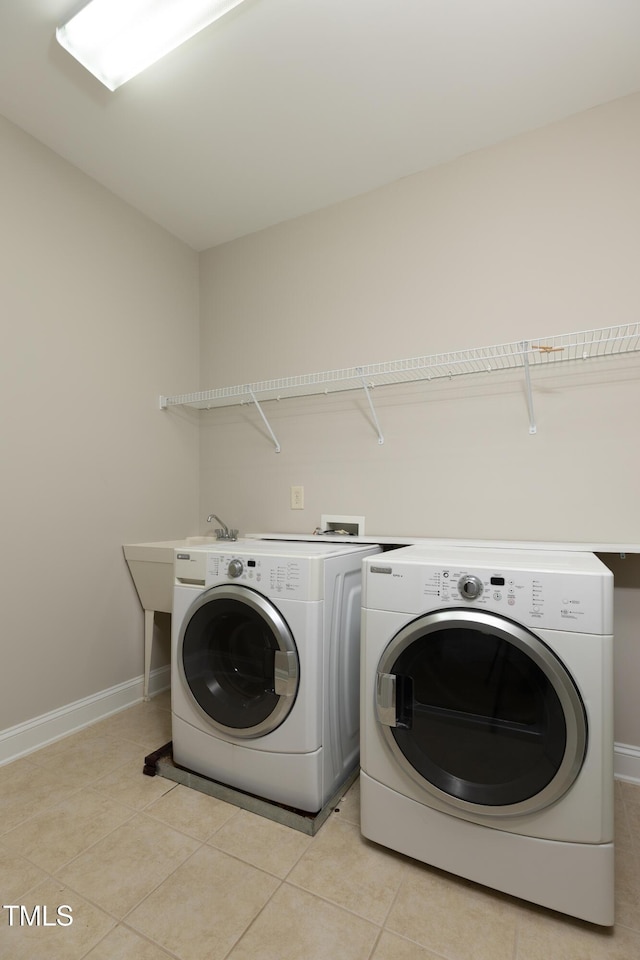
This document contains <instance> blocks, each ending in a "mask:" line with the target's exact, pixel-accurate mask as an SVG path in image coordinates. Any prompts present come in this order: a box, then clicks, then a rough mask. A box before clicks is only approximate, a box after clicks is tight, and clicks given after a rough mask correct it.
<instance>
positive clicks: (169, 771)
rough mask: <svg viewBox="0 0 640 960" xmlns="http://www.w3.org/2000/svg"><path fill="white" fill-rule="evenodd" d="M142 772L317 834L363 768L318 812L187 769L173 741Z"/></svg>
mask: <svg viewBox="0 0 640 960" xmlns="http://www.w3.org/2000/svg"><path fill="white" fill-rule="evenodd" d="M142 772H143V773H144V774H145V775H146V776H148V777H155V776H159V777H165V778H166V779H167V780H173V781H174V782H175V783H181V784H182V785H183V786H185V787H191V788H192V789H193V790H199V791H200V793H205V794H207V795H208V796H210V797H215V798H216V800H224V801H225V802H226V803H232V804H233V805H234V806H236V807H240V808H241V809H242V810H248V811H249V812H250V813H256V814H258V816H261V817H266V818H267V819H268V820H273V821H275V822H276V823H281V824H283V825H284V826H285V827H291V828H292V829H293V830H299V831H300V833H305V834H307V836H310V837H313V836H315V835H316V833H317V832H318V830H319V829H320V827H321V826H322V824H323V823H324V822H325V820H327V818H328V817H329V814H331V813H333V812H334V811H336V808H337V807H338V806H339V804H340V801H341V800H342V798H343V797H344V795H345V794H346V792H347V791H348V790H349V788H350V787H351V786H352V785H353V784H354V783H355V781H356V779H357V777H358V774H359V769H358V768H356V769H355V770H354V771H352V773H351V774H350V775H349V776H348V777H347V779H346V780H345V781H344V782H343V783H342V784H341V785H340V787H339V788H338V789H337V790H336V791H335V793H334V795H333V796H332V797H331V798H330V799H329V800H328V801H327V803H325V805H324V806H323V807H322V809H321V810H319V811H318V812H317V813H308V812H306V811H304V810H297V809H295V807H288V806H286V805H285V804H282V803H273V802H271V801H270V800H265V799H263V798H262V797H256V796H254V795H253V794H251V793H245V792H244V791H242V790H234V789H233V788H232V787H228V786H227V785H226V784H224V783H218V781H217V780H210V779H209V777H204V776H201V775H200V774H198V773H194V772H193V771H191V770H187V769H186V768H185V767H180V766H178V765H177V764H176V763H174V761H173V749H172V744H171V742H169V743H167V744H165V745H164V746H163V747H160V749H159V750H156V751H155V752H154V753H150V754H149V755H148V756H147V757H145V758H144V767H143V770H142Z"/></svg>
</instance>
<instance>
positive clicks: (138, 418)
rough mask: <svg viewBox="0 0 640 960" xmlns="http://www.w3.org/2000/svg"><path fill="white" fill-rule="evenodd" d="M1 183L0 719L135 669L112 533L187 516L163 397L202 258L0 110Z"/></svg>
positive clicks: (179, 432) (187, 381) (192, 339)
mask: <svg viewBox="0 0 640 960" xmlns="http://www.w3.org/2000/svg"><path fill="white" fill-rule="evenodd" d="M0 197H1V202H0V208H1V210H2V213H1V218H0V263H1V265H2V266H1V268H0V277H1V279H0V290H1V292H2V305H1V312H2V318H1V323H2V350H1V351H0V393H1V394H2V397H1V405H2V431H1V434H0V448H1V453H0V462H1V464H2V468H1V470H2V479H1V484H2V544H3V547H2V550H1V551H0V589H1V591H2V638H1V643H2V665H1V671H0V685H1V690H0V731H2V730H4V729H6V728H8V727H11V726H13V725H16V724H20V723H23V722H25V721H27V720H29V719H31V718H33V717H36V716H40V715H42V714H45V713H47V712H48V711H51V710H54V709H56V708H58V707H63V706H65V705H67V704H69V703H72V702H74V701H76V700H79V699H81V698H84V697H90V696H91V695H92V694H94V693H96V692H98V691H102V690H105V689H107V688H110V687H112V686H114V685H116V684H119V683H122V682H124V681H127V680H130V679H131V678H134V677H138V676H140V675H141V674H142V670H143V642H142V636H143V627H142V619H143V618H142V611H141V608H140V605H139V602H138V599H137V597H136V594H135V590H134V587H133V584H132V581H131V578H130V576H129V573H128V570H127V567H126V564H125V562H124V559H123V556H122V544H123V543H127V542H132V541H133V542H136V541H140V540H149V539H163V538H173V537H182V536H185V535H187V534H189V533H192V532H195V529H196V527H197V523H198V519H197V486H198V444H197V427H195V426H194V425H193V423H190V422H189V421H188V420H185V419H184V418H182V419H180V418H172V419H169V418H167V417H165V416H164V414H162V413H161V412H160V411H159V410H158V395H159V394H160V393H168V392H171V391H173V390H176V391H179V390H185V389H190V388H191V385H192V384H193V382H194V380H195V378H196V377H197V352H198V292H197V270H198V262H197V257H196V255H195V254H194V253H193V251H191V250H189V249H188V248H187V247H185V246H184V245H182V244H181V243H180V242H179V241H177V240H175V239H174V238H172V237H171V236H169V235H168V234H167V233H165V232H164V231H162V230H160V229H159V228H158V227H156V226H155V225H153V224H152V223H150V222H149V221H147V220H145V219H144V218H142V217H141V216H139V215H138V214H137V213H135V212H134V211H133V210H132V209H131V208H130V207H128V206H127V205H125V204H123V203H122V202H120V201H119V200H117V199H116V198H114V197H113V196H112V195H111V194H110V193H108V192H107V191H105V190H103V189H102V188H100V187H99V186H97V185H96V184H95V183H94V182H93V181H92V180H90V179H89V178H87V177H85V176H84V175H82V174H81V173H79V172H78V171H77V170H76V169H75V168H73V167H71V166H70V165H69V164H67V163H65V162H64V161H63V160H61V159H60V158H59V157H56V156H55V155H54V154H52V153H51V152H49V151H48V150H46V149H45V148H44V147H42V146H41V145H39V144H38V143H37V142H36V141H34V140H33V139H31V138H30V137H29V136H27V135H26V134H24V133H23V132H21V131H20V130H18V129H17V128H16V127H14V126H13V125H11V124H10V123H8V122H7V121H5V120H2V119H0ZM161 652H162V651H161ZM165 658H166V652H165ZM161 659H162V657H161Z"/></svg>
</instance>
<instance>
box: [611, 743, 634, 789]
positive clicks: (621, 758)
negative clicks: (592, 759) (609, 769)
mask: <svg viewBox="0 0 640 960" xmlns="http://www.w3.org/2000/svg"><path fill="white" fill-rule="evenodd" d="M613 772H614V775H615V777H616V779H617V780H630V781H631V783H638V784H640V747H634V746H632V745H631V744H629V743H616V744H615V753H614V756H613Z"/></svg>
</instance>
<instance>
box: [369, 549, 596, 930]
mask: <svg viewBox="0 0 640 960" xmlns="http://www.w3.org/2000/svg"><path fill="white" fill-rule="evenodd" d="M363 568H364V572H363V621H362V689H361V710H362V716H361V768H362V772H361V815H362V832H363V834H364V835H365V836H366V837H368V838H369V839H371V840H374V841H377V842H378V843H381V844H384V845H385V846H388V847H390V848H392V849H395V850H398V851H400V852H402V853H405V854H408V855H409V856H411V857H414V858H415V859H417V860H420V861H422V862H424V863H426V864H431V865H433V866H436V867H439V868H441V869H444V870H447V871H449V872H451V873H454V874H456V875H459V876H462V877H466V878H467V879H470V880H474V881H477V882H479V883H482V884H485V885H487V886H490V887H494V888H496V889H498V890H502V891H505V892H507V893H509V894H513V895H514V896H517V897H521V898H523V899H525V900H529V901H531V902H534V903H538V904H542V905H543V906H546V907H551V908H553V909H555V910H558V911H561V912H563V913H567V914H570V915H574V916H577V917H581V918H583V919H586V920H589V921H592V922H594V923H599V924H603V925H610V924H612V923H613V921H614V906H613V904H614V879H613V867H614V860H613V858H614V848H613V680H612V674H613V665H612V658H613V637H612V631H613V627H612V622H613V577H612V574H611V573H610V571H609V570H608V569H607V568H606V567H605V566H604V564H602V563H601V562H600V560H598V558H597V557H595V556H594V555H593V554H588V553H569V552H560V551H557V552H556V551H518V550H515V549H510V548H509V549H483V548H462V547H457V546H452V547H443V546H434V547H429V546H427V545H415V546H411V547H405V548H401V549H399V550H396V551H393V552H389V553H386V554H384V555H382V556H381V557H373V558H370V559H368V560H365V562H364V564H363Z"/></svg>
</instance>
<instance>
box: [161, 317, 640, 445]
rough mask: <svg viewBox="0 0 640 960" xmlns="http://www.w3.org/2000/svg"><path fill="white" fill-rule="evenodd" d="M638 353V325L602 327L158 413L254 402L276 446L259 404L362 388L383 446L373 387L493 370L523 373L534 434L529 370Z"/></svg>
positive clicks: (239, 391) (206, 395)
mask: <svg viewBox="0 0 640 960" xmlns="http://www.w3.org/2000/svg"><path fill="white" fill-rule="evenodd" d="M638 351H640V323H631V324H623V325H618V326H614V327H601V328H598V329H595V330H582V331H578V332H576V333H565V334H559V335H554V336H548V337H537V338H531V339H530V340H518V341H514V342H512V343H503V344H497V345H494V346H489V347H475V348H473V349H470V350H457V351H454V352H451V353H437V354H433V355H431V356H424V357H412V358H410V359H407V360H391V361H386V362H383V363H370V364H366V365H363V366H358V367H346V368H344V369H340V370H328V371H323V372H321V373H309V374H303V375H301V376H294V377H283V378H281V379H279V380H261V381H257V382H255V383H245V384H239V385H237V386H233V387H219V388H217V389H213V390H201V391H198V392H195V393H183V394H177V395H175V396H171V397H164V396H161V397H160V407H161V409H167V408H168V407H172V406H190V407H195V408H197V409H201V410H210V409H213V408H216V407H224V406H233V405H239V404H243V403H255V404H256V406H257V407H258V410H259V411H260V414H261V416H262V418H263V420H264V421H265V424H266V425H267V427H268V429H269V431H270V433H271V436H272V438H273V440H274V442H275V443H276V449H277V450H279V446H278V444H277V441H276V440H275V437H274V436H273V432H272V431H271V428H270V427H269V424H268V422H267V421H266V418H265V415H264V413H263V411H262V409H261V407H260V403H261V402H263V401H267V400H284V399H288V398H291V397H304V396H314V395H320V394H329V393H338V392H340V391H346V390H362V389H364V390H365V392H366V394H367V399H368V400H369V404H370V406H371V413H372V416H373V418H374V421H375V424H376V429H377V430H378V440H379V442H380V443H382V442H383V439H382V434H381V432H380V429H379V426H378V423H377V418H376V416H375V410H374V409H373V405H372V402H371V396H370V394H369V390H370V389H371V388H373V387H381V386H390V385H392V384H401V383H412V382H416V381H429V380H438V379H446V378H453V377H460V376H468V375H470V374H487V373H492V372H495V371H502V370H514V369H518V368H521V369H524V371H525V375H526V378H527V389H528V394H529V414H530V427H529V429H530V432H531V433H535V422H534V418H533V405H532V398H531V382H530V378H529V372H530V369H531V368H534V367H540V366H545V367H548V366H550V365H552V364H558V363H561V364H562V363H566V362H568V361H577V360H582V361H585V360H589V359H592V358H596V357H610V356H615V355H620V354H628V353H634V352H638Z"/></svg>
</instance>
